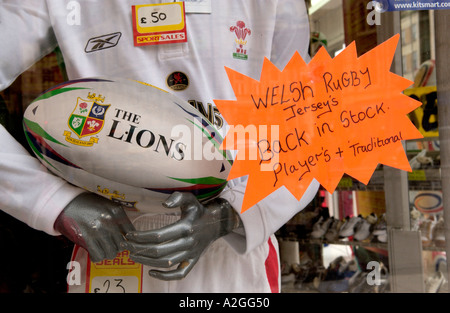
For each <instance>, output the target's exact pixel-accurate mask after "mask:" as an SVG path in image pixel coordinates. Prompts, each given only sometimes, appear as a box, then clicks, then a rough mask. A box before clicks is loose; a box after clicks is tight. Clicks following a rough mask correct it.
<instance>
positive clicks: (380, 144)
mask: <svg viewBox="0 0 450 313" xmlns="http://www.w3.org/2000/svg"><path fill="white" fill-rule="evenodd" d="M398 39H399V35H396V36H394V37H392V38H390V39H389V40H387V41H385V42H384V43H382V44H380V45H378V46H377V47H375V48H374V49H372V50H371V51H369V52H367V53H365V54H364V55H362V56H360V57H358V56H357V52H356V46H355V44H354V43H352V44H351V45H349V46H348V47H347V48H346V49H345V50H344V51H342V52H341V53H340V54H339V55H337V56H336V57H334V58H331V57H330V56H329V54H328V53H327V52H326V50H325V49H324V48H322V49H321V50H319V52H318V53H317V54H316V55H315V56H314V58H313V59H312V60H311V61H310V62H309V63H308V64H306V63H305V62H304V60H303V59H302V57H301V56H300V55H299V54H298V53H297V52H296V53H295V54H294V55H293V57H292V58H291V60H290V61H289V63H288V64H287V65H286V67H285V68H284V69H283V70H282V71H280V70H279V69H278V68H276V67H275V66H274V65H273V64H272V63H271V62H270V61H269V60H268V59H265V60H264V64H263V68H262V72H261V78H260V81H257V80H254V79H252V78H250V77H247V76H245V75H243V74H240V73H238V72H236V71H234V70H232V69H230V68H225V70H226V72H227V74H228V77H229V80H230V83H231V85H232V88H233V90H234V93H235V96H236V100H215V101H214V102H215V103H216V105H217V107H218V108H219V110H220V112H221V113H222V114H223V116H224V117H225V119H226V120H227V122H228V123H229V125H230V130H229V131H228V133H227V135H226V137H225V140H224V141H223V143H222V148H223V149H227V150H237V155H236V159H235V162H234V164H233V166H232V168H231V171H230V174H229V176H228V179H234V178H237V177H242V176H246V175H248V182H247V187H246V192H245V196H244V201H243V206H242V212H244V211H246V210H247V209H249V208H250V207H252V206H253V205H255V204H256V203H258V202H259V201H260V200H262V199H263V198H265V197H266V196H267V195H269V194H271V193H272V192H273V191H275V190H277V189H278V188H280V187H281V186H285V187H286V188H287V189H288V190H289V191H290V192H291V193H292V194H293V195H294V196H295V197H296V198H297V199H300V198H301V197H302V195H303V194H304V192H305V191H306V189H307V187H308V186H309V185H310V184H311V182H312V181H313V180H314V179H316V180H317V181H318V182H319V183H320V184H321V185H322V186H323V187H324V188H325V189H326V190H327V191H329V192H333V191H334V190H335V189H336V187H337V185H338V183H339V181H340V180H341V178H342V176H343V175H344V173H347V174H348V175H350V176H352V177H353V178H355V179H357V180H359V181H360V182H362V183H364V184H367V183H368V182H369V180H370V178H371V176H372V174H373V172H374V170H375V169H376V167H377V165H378V164H385V165H388V166H391V167H394V168H398V169H401V170H405V171H411V167H410V165H409V162H408V159H407V157H406V154H405V151H404V148H403V144H402V141H404V140H408V139H417V138H422V135H421V134H420V132H419V131H418V130H417V128H416V127H415V126H414V125H413V124H412V122H411V121H410V120H409V118H408V117H407V114H408V113H409V112H411V111H413V110H414V109H416V108H417V107H419V106H420V105H421V103H420V102H419V101H416V100H414V99H412V98H410V97H408V96H406V95H404V94H403V93H402V91H403V90H404V89H406V88H407V87H408V86H410V85H411V84H412V82H411V81H410V80H407V79H405V78H403V77H400V76H398V75H396V74H394V73H392V72H390V67H391V63H392V59H393V56H394V53H395V49H396V46H397V43H398Z"/></svg>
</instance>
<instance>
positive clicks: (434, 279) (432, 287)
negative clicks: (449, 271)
mask: <svg viewBox="0 0 450 313" xmlns="http://www.w3.org/2000/svg"><path fill="white" fill-rule="evenodd" d="M444 283H445V278H444V274H443V273H442V272H441V271H437V272H435V273H434V275H432V276H430V277H428V278H427V279H426V280H425V292H426V293H437V292H439V289H440V288H441V286H442V285H443V284H444Z"/></svg>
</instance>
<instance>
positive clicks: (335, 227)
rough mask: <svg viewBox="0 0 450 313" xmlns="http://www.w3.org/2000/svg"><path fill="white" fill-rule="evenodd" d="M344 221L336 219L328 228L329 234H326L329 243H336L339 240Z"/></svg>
mask: <svg viewBox="0 0 450 313" xmlns="http://www.w3.org/2000/svg"><path fill="white" fill-rule="evenodd" d="M342 224H343V221H342V220H340V219H337V218H335V219H334V220H333V223H332V224H331V226H330V227H329V228H328V231H327V233H326V234H325V239H326V240H327V241H331V242H332V241H336V240H338V239H339V229H340V228H341V226H342Z"/></svg>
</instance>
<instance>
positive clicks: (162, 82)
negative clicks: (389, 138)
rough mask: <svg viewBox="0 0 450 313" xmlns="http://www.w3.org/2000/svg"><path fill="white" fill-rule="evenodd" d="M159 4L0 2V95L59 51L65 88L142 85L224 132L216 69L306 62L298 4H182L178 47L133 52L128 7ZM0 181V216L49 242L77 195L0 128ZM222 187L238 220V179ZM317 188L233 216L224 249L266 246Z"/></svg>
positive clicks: (278, 0)
mask: <svg viewBox="0 0 450 313" xmlns="http://www.w3.org/2000/svg"><path fill="white" fill-rule="evenodd" d="M161 2H169V1H149V0H107V1H106V0H105V1H93V0H85V1H83V0H78V1H72V0H20V1H17V0H3V1H2V2H1V7H0V42H1V44H2V49H0V64H1V65H0V90H2V89H5V88H7V87H8V86H9V85H10V84H11V83H12V82H13V81H14V79H15V78H16V77H17V76H18V75H20V74H21V73H22V72H23V71H25V70H26V69H27V68H28V67H30V66H31V65H33V64H34V63H35V62H36V61H37V60H39V59H40V58H41V57H43V56H44V55H46V54H47V53H49V52H51V51H52V50H53V49H54V48H55V47H56V46H57V45H59V47H60V49H61V51H62V53H63V56H64V61H65V65H66V69H67V73H68V76H69V79H77V78H84V77H93V76H97V77H98V76H112V77H114V76H119V77H125V78H131V79H135V80H139V81H144V82H147V83H149V84H152V85H155V86H157V87H160V88H162V89H165V90H167V91H169V92H172V93H174V94H176V95H177V96H178V97H180V98H183V99H185V100H187V101H188V102H189V103H191V105H193V106H195V107H197V108H198V109H199V110H200V111H201V112H202V113H203V114H204V115H205V116H206V117H207V118H209V119H210V121H211V122H212V123H213V124H215V125H216V126H217V128H218V129H219V130H222V131H224V129H225V124H226V121H224V119H223V117H222V116H221V115H220V112H219V111H218V110H217V109H216V108H215V106H214V102H213V99H224V100H233V99H235V95H234V93H233V90H232V88H231V85H230V83H229V80H228V77H227V75H226V72H225V69H224V67H225V66H226V67H229V68H231V69H234V70H236V71H238V72H240V73H242V74H244V75H247V76H250V77H252V78H254V79H257V80H259V77H260V73H261V69H262V64H263V60H264V57H267V58H269V59H270V60H271V61H272V62H273V63H274V64H275V65H276V66H278V68H280V69H282V68H284V66H285V65H286V63H287V62H288V61H289V59H290V58H291V57H292V55H293V54H294V52H295V51H298V52H299V53H300V54H301V55H302V56H303V58H304V59H305V60H309V58H308V55H307V51H308V45H309V25H308V16H307V12H306V8H305V4H304V3H303V2H302V1H299V0H264V1H262V0H213V1H210V5H211V7H210V12H206V13H198V12H196V8H195V1H187V0H186V2H185V5H186V11H187V13H186V36H187V37H186V38H187V42H182V43H172V44H163V45H145V46H135V45H134V41H133V25H132V5H141V4H151V3H161ZM170 2H171V1H170ZM202 2H206V3H209V1H202ZM207 11H209V9H207ZM237 114H238V112H237ZM0 175H1V177H2V179H1V180H0V208H1V209H2V210H4V211H6V212H8V213H9V214H11V215H13V216H14V217H16V218H18V219H20V220H22V221H23V222H25V223H27V224H28V225H30V226H31V227H33V228H36V229H39V230H43V231H45V232H47V233H49V234H52V235H57V234H58V233H57V232H56V231H55V230H54V229H53V224H54V221H55V219H56V217H57V216H58V215H59V213H60V212H61V211H62V210H63V208H64V207H65V206H66V204H67V203H68V202H69V201H70V200H71V199H73V198H74V197H75V196H76V195H77V194H78V193H80V192H81V190H80V189H78V188H76V187H73V186H71V185H69V184H67V183H65V182H64V181H62V180H61V179H59V178H57V177H55V176H53V175H51V174H49V173H48V172H47V171H46V170H45V169H44V168H43V167H42V166H41V165H40V164H39V162H38V161H37V160H36V159H34V157H31V156H29V155H28V154H27V153H26V152H25V151H24V150H23V149H22V148H21V147H20V146H19V145H18V144H17V143H16V142H15V141H14V140H13V139H12V138H11V137H10V136H9V135H8V134H7V133H6V131H5V130H4V129H3V128H2V127H1V126H0ZM229 186H230V187H229V188H228V189H226V190H224V192H223V193H222V195H221V196H222V197H223V198H226V199H227V200H228V201H230V202H231V204H232V205H233V207H234V208H235V209H236V210H237V211H239V212H240V207H241V203H242V199H243V195H244V192H245V179H244V178H242V179H239V180H236V181H233V182H230V184H229ZM318 187H319V184H318V183H317V182H316V181H314V182H313V183H312V184H311V186H310V187H309V189H308V190H307V192H306V193H305V195H304V196H303V198H302V199H301V200H300V201H297V200H296V199H295V197H294V196H293V195H292V194H291V193H290V192H288V191H287V189H285V188H284V187H283V188H281V189H279V190H277V191H276V192H274V193H272V194H271V195H269V196H268V197H267V198H265V199H264V200H263V201H261V202H260V203H258V204H257V205H256V207H254V208H251V209H249V210H247V211H246V212H245V213H243V214H242V215H241V218H242V221H243V223H244V227H245V236H242V235H241V234H237V233H233V234H231V235H228V236H227V240H228V242H229V243H230V244H231V245H232V246H233V247H234V248H235V249H236V250H237V251H238V252H240V253H243V252H246V251H250V250H252V249H253V248H254V247H256V246H258V245H260V244H262V243H264V242H266V241H267V240H268V238H269V236H270V235H271V234H273V233H274V232H275V231H276V230H277V229H279V227H281V226H282V225H283V224H284V223H286V222H287V221H288V220H289V219H290V218H291V217H292V216H293V215H294V214H296V213H297V212H299V211H300V210H301V209H303V208H304V207H305V206H306V205H307V204H308V203H309V202H310V201H311V200H312V199H313V197H314V196H315V194H316V192H317V189H318Z"/></svg>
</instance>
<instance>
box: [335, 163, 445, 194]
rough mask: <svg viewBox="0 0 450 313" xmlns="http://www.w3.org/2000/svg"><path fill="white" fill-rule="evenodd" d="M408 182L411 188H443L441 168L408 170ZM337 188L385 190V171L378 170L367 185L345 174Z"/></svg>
mask: <svg viewBox="0 0 450 313" xmlns="http://www.w3.org/2000/svg"><path fill="white" fill-rule="evenodd" d="M408 182H409V189H410V190H441V189H442V184H441V169H440V168H425V169H417V170H413V171H412V172H408ZM337 190H338V191H340V190H355V191H383V190H384V172H383V170H376V171H375V172H374V173H373V175H372V178H371V179H370V181H369V183H368V184H367V185H365V184H363V183H361V182H359V181H357V180H355V179H353V178H351V177H349V176H344V177H343V178H342V179H341V181H340V182H339V185H338V187H337Z"/></svg>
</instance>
